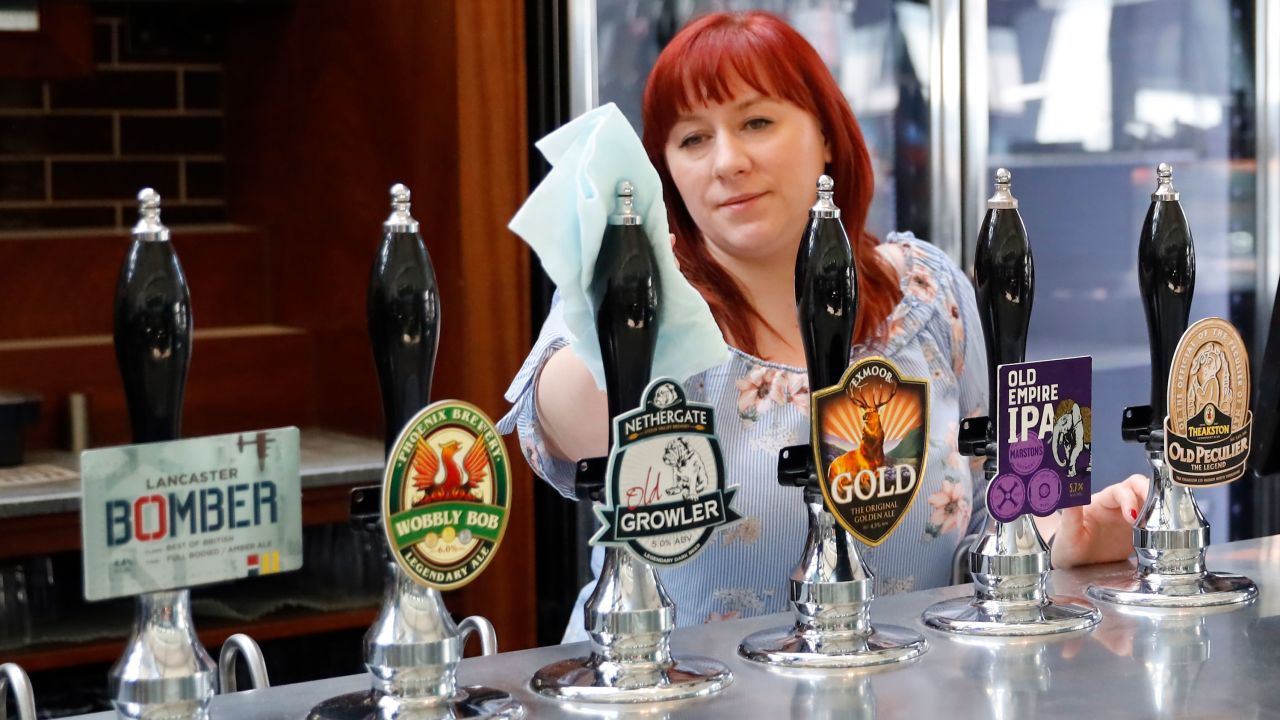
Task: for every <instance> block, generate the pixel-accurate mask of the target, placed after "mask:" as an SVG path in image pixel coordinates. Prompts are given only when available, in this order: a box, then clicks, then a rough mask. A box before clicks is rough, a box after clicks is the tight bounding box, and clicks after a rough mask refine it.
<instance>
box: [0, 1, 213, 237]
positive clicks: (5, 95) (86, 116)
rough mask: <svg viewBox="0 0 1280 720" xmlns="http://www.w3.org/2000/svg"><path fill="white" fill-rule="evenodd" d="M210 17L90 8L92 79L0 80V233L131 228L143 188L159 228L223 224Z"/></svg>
mask: <svg viewBox="0 0 1280 720" xmlns="http://www.w3.org/2000/svg"><path fill="white" fill-rule="evenodd" d="M157 6H159V7H157ZM222 13H223V11H220V10H218V8H216V7H214V8H205V9H201V8H200V7H199V6H192V5H187V4H182V5H177V6H167V7H166V6H165V4H161V3H155V4H152V3H136V4H135V3H99V4H95V5H94V7H93V21H92V22H93V38H94V61H95V72H94V73H93V74H92V75H90V76H87V77H83V78H74V79H69V80H61V79H59V80H43V81H42V80H39V79H36V80H0V231H15V230H17V231H21V230H34V229H67V228H111V229H123V228H128V227H132V225H133V222H134V220H135V219H136V214H137V212H136V203H135V201H134V198H135V197H136V195H137V192H138V189H139V188H141V187H143V186H146V185H150V186H152V187H154V188H156V190H158V191H159V192H160V194H161V196H162V197H163V198H164V215H163V217H164V219H165V221H166V223H168V224H170V225H189V224H211V223H222V222H226V221H227V207H226V179H225V173H226V167H225V162H224V148H223V144H224V132H223V110H224V102H223V62H224V60H225V47H226V22H225V15H224V14H222Z"/></svg>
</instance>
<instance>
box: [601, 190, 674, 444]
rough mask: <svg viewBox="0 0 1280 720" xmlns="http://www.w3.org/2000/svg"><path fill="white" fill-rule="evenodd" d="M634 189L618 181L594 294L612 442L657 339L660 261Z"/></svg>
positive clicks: (645, 375) (644, 381)
mask: <svg viewBox="0 0 1280 720" xmlns="http://www.w3.org/2000/svg"><path fill="white" fill-rule="evenodd" d="M634 193H635V189H634V187H633V186H632V184H631V183H630V182H629V181H627V180H623V181H621V182H620V183H618V190H617V201H618V208H617V212H615V213H614V214H612V215H610V216H609V224H608V225H607V226H606V228H605V231H604V239H603V241H602V242H601V245H600V255H599V257H598V258H597V259H596V266H595V270H594V275H593V278H592V281H591V295H592V300H593V301H594V303H595V309H596V333H597V334H598V335H599V339H600V358H601V360H602V361H603V363H604V376H605V385H606V392H607V394H608V397H609V418H610V420H609V443H610V446H612V444H613V441H614V438H613V418H615V417H617V416H618V415H619V414H621V413H624V412H626V411H628V410H633V409H635V408H636V407H637V406H639V404H640V399H641V397H643V395H644V389H645V387H646V386H647V385H648V384H649V375H650V374H651V372H652V370H653V354H654V349H655V348H656V347H657V344H658V299H659V297H660V294H661V284H660V281H659V277H658V264H657V260H656V258H655V257H654V254H653V248H652V247H651V246H650V245H649V238H648V236H646V235H645V232H644V226H643V225H642V219H641V217H640V215H639V214H638V213H637V212H636V211H635V209H634Z"/></svg>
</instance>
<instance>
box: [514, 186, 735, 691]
mask: <svg viewBox="0 0 1280 720" xmlns="http://www.w3.org/2000/svg"><path fill="white" fill-rule="evenodd" d="M633 194H634V188H633V186H632V184H631V183H630V182H628V181H626V180H623V181H621V182H619V183H618V189H617V202H618V206H617V209H616V211H615V212H614V213H613V214H611V215H610V216H609V224H608V225H607V226H606V228H605V236H604V240H603V242H602V243H601V248H600V256H599V257H598V258H597V260H596V265H595V270H594V279H593V281H592V284H591V289H592V290H591V291H592V295H593V296H594V300H595V306H596V329H597V332H598V334H599V340H600V354H601V359H602V360H603V364H604V373H605V384H606V393H607V394H608V402H609V416H610V418H611V422H610V426H609V444H610V449H611V452H610V456H609V458H591V459H587V460H582V461H579V463H578V476H577V485H578V493H579V497H580V498H582V499H587V500H603V501H606V502H608V501H609V500H610V499H611V498H612V495H613V493H614V492H615V490H616V488H614V486H616V484H617V482H618V478H619V476H620V474H621V472H622V470H623V468H622V467H620V466H621V465H622V463H621V462H620V457H621V452H620V445H622V444H624V443H625V442H626V441H627V440H628V439H629V437H620V436H619V430H620V428H622V427H623V425H622V423H621V422H618V421H619V419H620V418H624V417H628V416H631V414H630V413H628V411H631V410H633V409H635V408H637V407H640V408H641V411H643V409H644V407H646V406H648V405H650V404H652V403H653V401H655V400H656V401H657V406H658V407H671V406H673V404H674V403H677V402H681V401H682V397H683V396H682V393H681V392H680V391H678V390H675V389H674V388H675V385H676V383H674V382H671V383H667V382H661V383H660V382H658V381H654V383H653V385H652V386H650V382H649V376H650V373H651V371H652V367H653V357H654V350H655V348H656V345H657V341H658V308H659V298H660V297H661V292H660V289H661V288H660V285H659V276H658V269H657V263H656V260H655V259H654V255H653V249H652V247H650V244H649V238H648V237H647V236H646V235H645V232H644V227H643V218H642V217H641V216H640V214H639V213H637V212H636V211H635V208H634V202H633ZM646 387H648V388H649V391H648V392H646ZM664 387H665V388H670V391H669V392H667V391H666V390H664ZM662 396H666V397H662ZM606 476H608V477H606ZM613 509H614V510H616V508H613ZM615 517H616V516H615ZM615 530H617V528H615ZM699 535H701V536H702V537H704V538H705V535H702V534H701V533H699ZM593 542H599V540H595V539H593ZM634 542H639V541H634ZM692 552H696V548H695V549H693V550H692ZM585 610H586V612H585V616H586V626H587V633H588V634H589V635H590V638H591V655H590V656H588V657H579V658H571V659H568V660H562V661H560V662H556V663H552V664H550V665H547V666H546V667H543V668H542V669H540V670H538V672H537V673H535V674H534V676H533V678H532V680H531V681H530V687H532V688H533V690H534V691H535V692H538V693H540V694H542V695H545V696H548V697H552V698H555V699H557V700H563V701H567V702H573V703H647V702H662V701H669V700H679V699H683V698H691V697H701V696H705V695H710V694H713V693H716V692H719V691H721V690H723V689H724V688H725V687H727V686H728V685H729V683H730V682H732V680H733V676H732V675H731V674H730V672H729V669H728V668H726V667H725V666H724V665H722V664H720V663H718V662H716V661H715V660H711V659H709V658H702V657H674V656H672V654H671V643H670V636H671V631H672V629H673V628H674V627H675V620H676V607H675V604H674V603H673V602H672V601H671V598H670V596H668V595H667V591H666V590H665V589H664V588H663V587H662V582H661V580H659V578H658V573H657V571H656V570H655V569H654V567H653V565H651V564H650V563H649V562H646V561H645V560H643V559H641V557H640V555H639V553H638V552H636V551H635V550H633V549H632V548H631V547H628V546H627V543H626V542H622V541H618V542H611V543H610V544H607V545H606V547H605V555H604V567H603V569H602V570H601V572H600V577H599V579H598V580H597V582H596V588H595V592H594V593H592V595H591V597H590V599H588V600H587V604H586V608H585Z"/></svg>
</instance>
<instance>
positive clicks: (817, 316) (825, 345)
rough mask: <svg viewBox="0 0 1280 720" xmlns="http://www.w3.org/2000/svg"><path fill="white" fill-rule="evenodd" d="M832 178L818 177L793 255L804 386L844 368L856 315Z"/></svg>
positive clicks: (820, 384)
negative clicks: (814, 200)
mask: <svg viewBox="0 0 1280 720" xmlns="http://www.w3.org/2000/svg"><path fill="white" fill-rule="evenodd" d="M834 189H835V182H834V181H833V180H832V179H831V178H830V177H829V176H827V175H823V176H822V177H820V178H818V201H817V203H816V204H815V205H814V206H813V207H812V208H810V210H809V226H808V228H806V229H805V234H804V237H803V238H801V240H800V249H799V251H798V252H797V253H796V274H795V295H796V312H797V313H798V314H799V320H800V339H801V341H802V342H803V343H804V359H805V364H806V366H807V367H808V370H809V388H810V389H811V390H814V391H816V390H819V389H821V388H825V387H830V386H832V385H835V384H836V383H838V382H840V376H841V375H843V374H844V371H845V368H847V367H848V366H849V354H850V351H851V349H852V347H853V331H854V324H855V323H856V321H857V315H858V281H857V271H856V269H855V267H854V263H853V249H852V248H851V247H850V245H849V237H848V236H847V235H845V231H844V224H843V223H842V222H841V221H840V209H839V208H838V207H836V206H835V203H834V202H833V201H832V193H833V191H834Z"/></svg>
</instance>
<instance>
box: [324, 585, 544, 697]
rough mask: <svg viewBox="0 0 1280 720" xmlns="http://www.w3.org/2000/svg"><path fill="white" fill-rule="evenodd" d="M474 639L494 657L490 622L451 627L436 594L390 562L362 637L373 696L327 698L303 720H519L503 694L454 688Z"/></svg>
mask: <svg viewBox="0 0 1280 720" xmlns="http://www.w3.org/2000/svg"><path fill="white" fill-rule="evenodd" d="M473 632H474V633H476V634H477V635H479V636H480V643H481V646H482V652H483V654H484V655H492V654H494V653H496V652H497V651H498V648H497V645H498V642H497V636H496V635H495V634H494V631H493V625H491V624H490V623H489V621H488V620H485V619H484V618H482V617H480V616H478V615H475V616H472V617H469V618H466V619H465V620H463V621H462V622H460V623H456V624H455V623H454V621H453V618H452V617H450V615H449V611H448V610H447V609H445V606H444V599H443V598H441V597H440V593H439V591H437V590H435V589H433V588H428V587H423V586H421V585H419V584H418V583H416V582H414V581H413V580H412V579H411V578H409V576H408V575H406V574H405V572H404V571H403V570H401V569H400V566H399V565H397V564H396V563H394V562H392V563H388V583H387V593H386V596H385V599H384V600H383V603H382V612H381V614H379V615H378V619H377V620H376V621H374V623H373V627H371V628H369V632H368V633H366V634H365V638H364V645H365V667H367V668H369V673H370V674H371V675H372V676H373V690H371V691H369V692H358V693H350V694H347V695H341V696H338V697H335V698H330V699H329V700H326V701H324V702H322V703H320V704H319V705H317V706H315V707H314V708H312V710H311V712H310V714H308V715H307V718H308V720H401V719H403V720H408V719H409V718H413V720H432V719H434V718H440V719H441V720H443V719H444V718H512V719H513V720H514V719H516V718H523V717H524V716H525V714H524V708H523V707H522V706H521V705H520V704H519V703H518V702H516V701H515V700H514V699H513V698H512V697H511V695H509V694H508V693H505V692H503V691H501V690H494V689H491V688H487V687H479V686H473V687H465V688H460V687H458V686H457V683H456V680H455V674H456V672H457V669H458V663H459V662H460V661H461V660H462V657H463V650H464V646H465V645H466V641H467V636H468V635H470V634H471V633H473Z"/></svg>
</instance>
